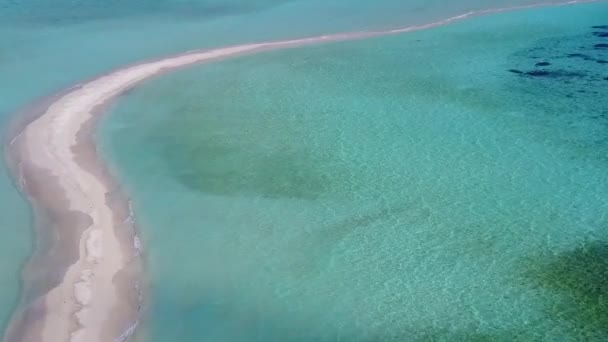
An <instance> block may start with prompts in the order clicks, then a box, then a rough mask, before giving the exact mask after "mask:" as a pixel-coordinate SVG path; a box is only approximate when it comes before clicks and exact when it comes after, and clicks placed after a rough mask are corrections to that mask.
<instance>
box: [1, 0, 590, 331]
mask: <svg viewBox="0 0 608 342" xmlns="http://www.w3.org/2000/svg"><path fill="white" fill-rule="evenodd" d="M596 1H601V0H581V1H569V2H561V3H560V2H558V3H556V2H550V3H543V4H538V5H528V6H518V7H510V8H503V9H492V10H484V11H478V12H469V13H466V14H463V15H460V16H455V17H451V18H448V19H445V20H442V21H438V22H433V23H429V24H425V25H418V26H410V27H406V28H400V29H392V30H386V31H375V32H355V33H346V34H332V35H325V36H319V37H312V38H303V39H295V40H287V41H277V42H268V43H257V44H246V45H239V46H231V47H226V48H219V49H213V50H207V51H190V52H187V53H183V54H180V55H176V56H172V57H167V58H163V59H159V60H153V61H147V62H142V63H138V64H134V65H131V66H128V67H125V68H122V69H119V70H116V71H113V72H111V73H108V74H106V75H103V76H101V77H98V78H95V79H93V80H90V81H88V82H86V83H83V84H81V85H79V86H77V87H73V88H70V89H69V90H67V91H64V92H62V93H60V94H59V95H57V96H54V97H52V98H50V99H49V101H46V102H44V103H43V104H42V105H40V106H36V107H33V108H32V109H31V110H30V111H29V112H28V113H27V117H28V119H27V120H26V121H29V122H26V123H23V124H22V125H21V126H22V127H20V128H19V130H20V132H19V133H18V134H15V138H14V139H13V140H12V141H11V143H10V148H9V154H10V158H9V159H10V160H11V163H12V164H13V165H12V166H13V169H14V172H15V175H16V176H15V177H18V179H19V182H20V185H21V186H22V188H23V189H24V191H25V192H26V193H27V194H28V196H29V197H30V200H31V202H32V205H33V207H34V211H35V214H36V216H37V220H38V221H37V223H36V225H37V226H39V228H38V233H39V234H44V235H45V236H46V238H45V239H47V240H48V241H52V242H50V244H49V246H37V251H36V253H37V255H35V258H40V259H41V260H38V261H37V262H38V266H36V267H34V269H37V270H38V271H39V272H40V274H41V275H40V276H38V277H36V276H30V277H26V279H25V281H26V282H28V281H29V282H41V283H43V285H39V288H38V289H37V293H38V297H34V298H29V299H28V300H26V301H25V302H24V303H23V306H24V307H23V308H22V311H21V312H19V313H17V314H16V315H15V317H14V319H13V322H12V323H11V326H10V327H9V329H8V331H7V333H6V335H5V338H4V340H5V341H52V342H55V341H75V342H77V341H86V342H95V341H116V340H123V339H127V338H128V337H129V335H130V333H131V332H132V330H133V328H134V326H135V325H136V322H137V319H138V314H139V307H140V299H139V298H140V297H141V293H140V289H139V287H140V285H139V283H138V279H140V274H141V257H140V251H139V249H138V248H137V246H138V240H137V236H136V233H135V232H136V229H135V223H134V220H133V218H132V214H131V211H130V205H129V201H128V198H127V196H126V195H125V194H123V193H122V192H121V190H120V186H119V184H118V183H117V182H116V181H115V180H114V178H113V177H111V174H110V172H109V171H108V169H107V167H106V165H104V163H103V160H101V158H100V157H99V155H98V153H97V150H96V145H95V141H94V134H93V130H94V127H95V124H96V123H97V121H98V119H99V117H100V116H101V114H102V113H103V112H104V109H105V108H106V106H108V105H109V104H111V103H112V101H114V100H115V99H116V98H117V97H118V96H120V95H121V94H123V93H125V92H126V91H127V90H129V89H131V88H132V87H134V86H136V85H137V84H139V83H141V82H142V81H144V80H146V79H149V78H151V77H154V76H157V75H160V74H163V73H166V72H169V71H173V70H176V69H178V68H182V67H186V66H189V65H193V64H197V63H204V62H211V61H215V60H219V59H223V58H228V57H233V56H240V55H244V54H249V53H255V52H260V51H268V50H277V49H284V48H291V47H299V46H304V45H309V44H319V43H323V42H337V41H346V40H356V39H363V38H369V37H375V36H384V35H391V34H399V33H404V32H411V31H417V30H423V29H428V28H432V27H437V26H442V25H446V24H449V23H452V22H456V21H460V20H463V19H467V18H471V17H475V16H480V15H485V14H491V13H498V12H505V11H510V10H517V9H525V8H533V7H539V6H551V5H568V4H576V3H588V2H596ZM38 249H40V250H38ZM42 259H44V260H42ZM45 262H47V264H46V266H48V265H54V266H55V267H57V265H60V266H61V269H59V270H57V269H54V270H53V271H54V272H52V271H51V270H48V267H45ZM34 273H36V272H33V274H34Z"/></svg>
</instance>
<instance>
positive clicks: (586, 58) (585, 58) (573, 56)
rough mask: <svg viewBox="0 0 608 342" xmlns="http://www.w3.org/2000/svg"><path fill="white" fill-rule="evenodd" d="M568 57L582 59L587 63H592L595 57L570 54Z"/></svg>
mask: <svg viewBox="0 0 608 342" xmlns="http://www.w3.org/2000/svg"><path fill="white" fill-rule="evenodd" d="M566 57H568V58H582V59H584V60H586V61H592V60H593V57H591V56H589V55H585V54H584V53H569V54H567V55H566Z"/></svg>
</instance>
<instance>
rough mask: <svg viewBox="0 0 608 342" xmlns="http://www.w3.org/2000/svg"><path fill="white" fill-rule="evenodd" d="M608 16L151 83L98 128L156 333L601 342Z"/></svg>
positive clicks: (503, 24) (475, 24) (436, 35)
mask: <svg viewBox="0 0 608 342" xmlns="http://www.w3.org/2000/svg"><path fill="white" fill-rule="evenodd" d="M607 13H608V7H607V6H606V5H604V4H595V5H584V6H583V5H581V6H576V7H567V8H553V9H543V10H532V11H522V12H514V13H508V14H501V15H496V16H491V17H484V18H478V19H475V20H471V21H468V22H464V23H459V24H456V25H450V26H447V27H443V28H439V29H434V30H429V31H425V32H416V33H412V34H407V35H401V36H395V37H389V38H381V39H372V40H367V41H359V42H348V43H338V44H331V45H323V46H318V47H312V48H304V49H297V50H290V51H283V52H273V53H266V54H260V55H258V56H253V57H246V58H239V59H235V60H230V61H225V62H222V63H217V64H213V65H205V66H201V67H196V68H192V69H189V70H186V71H182V72H178V73H175V74H173V75H169V76H165V77H163V78H160V79H158V80H156V81H153V82H151V83H150V84H147V85H145V86H143V87H142V88H140V89H137V90H135V91H133V92H132V93H131V94H130V95H129V96H128V97H126V98H125V99H124V100H123V101H121V103H120V104H119V105H118V106H117V107H116V108H115V109H114V111H113V113H112V115H111V116H110V118H109V119H108V120H107V121H106V122H105V124H104V125H103V127H102V132H101V136H100V138H101V141H102V147H103V149H104V151H105V153H106V154H107V156H108V158H109V159H110V161H111V164H112V165H113V167H114V168H115V169H116V170H117V171H118V173H119V174H120V175H121V177H122V179H123V180H124V182H125V185H126V187H127V189H128V190H129V192H130V193H132V194H133V197H134V201H135V209H136V212H137V213H138V220H139V222H141V225H142V235H143V238H144V245H146V246H147V269H148V273H149V281H150V289H151V291H150V294H149V296H150V298H149V299H150V304H149V306H148V310H147V312H146V314H147V316H146V322H145V324H144V328H143V329H142V337H147V339H149V340H152V341H167V340H182V341H200V340H211V341H268V340H276V341H279V340H280V341H303V340H307V341H310V340H314V341H326V340H327V341H330V340H331V341H334V340H360V341H392V340H394V341H403V340H446V341H453V340H493V341H513V340H525V341H529V340H573V341H574V340H581V339H585V340H597V341H601V340H605V339H606V338H607V336H606V335H605V331H604V329H603V327H605V326H606V323H607V322H606V317H608V314H607V309H608V303H607V302H606V301H605V299H604V297H603V293H605V291H606V281H607V280H606V276H605V274H606V271H607V268H608V258H607V255H608V253H607V252H606V248H607V244H606V233H607V231H606V218H605V212H606V209H607V205H608V203H607V200H606V196H605V194H606V191H607V190H608V176H606V175H607V174H608V173H607V172H606V168H607V167H608V164H607V160H606V152H605V151H606V142H607V141H608V140H607V139H606V134H607V131H606V123H607V117H606V115H607V113H606V108H608V106H607V104H606V95H607V94H606V92H607V90H606V89H608V88H607V87H606V86H605V84H606V83H604V82H608V81H607V80H605V77H608V74H607V71H606V69H605V66H604V64H602V63H599V62H598V61H599V60H603V58H605V57H604V56H605V53H606V52H605V51H604V50H603V49H601V48H600V49H597V47H596V46H595V45H596V44H602V40H601V39H602V38H603V37H601V35H598V34H597V32H600V31H598V30H600V29H598V28H593V27H591V26H597V25H604V24H606V23H605V22H604V21H605V18H606V14H607ZM602 32H603V31H602ZM577 54H581V55H585V56H587V57H586V58H584V57H580V56H578V55H577ZM538 63H542V64H540V65H537V64H538ZM545 63H549V64H545Z"/></svg>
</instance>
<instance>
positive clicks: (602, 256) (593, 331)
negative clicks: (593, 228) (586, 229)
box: [523, 241, 608, 341]
mask: <svg viewBox="0 0 608 342" xmlns="http://www.w3.org/2000/svg"><path fill="white" fill-rule="evenodd" d="M523 267H524V269H525V270H526V271H525V273H524V276H525V279H526V281H527V282H528V284H530V285H531V286H535V287H538V288H541V289H545V290H548V291H549V292H550V294H551V295H550V296H549V297H547V303H546V308H545V310H546V313H547V314H548V315H550V316H551V317H553V319H554V320H555V321H556V322H559V323H560V324H564V325H569V326H573V327H574V328H575V329H573V331H575V335H576V336H577V338H578V339H579V340H584V341H589V340H595V339H598V338H600V337H601V336H603V335H604V334H605V332H606V327H608V242H606V241H592V242H585V243H581V244H580V245H579V246H578V247H576V248H574V249H571V250H567V251H563V252H558V253H551V252H547V253H543V254H540V255H535V256H533V257H531V258H529V259H527V260H526V261H525V263H524V266H523ZM553 296H558V297H559V298H561V300H560V301H553V300H550V299H551V298H555V297H553Z"/></svg>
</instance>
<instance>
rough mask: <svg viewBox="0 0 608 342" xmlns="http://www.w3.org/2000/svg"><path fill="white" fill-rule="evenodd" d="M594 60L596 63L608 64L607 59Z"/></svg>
mask: <svg viewBox="0 0 608 342" xmlns="http://www.w3.org/2000/svg"><path fill="white" fill-rule="evenodd" d="M595 62H596V63H599V64H608V61H605V60H603V59H598V60H597V61H595Z"/></svg>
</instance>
